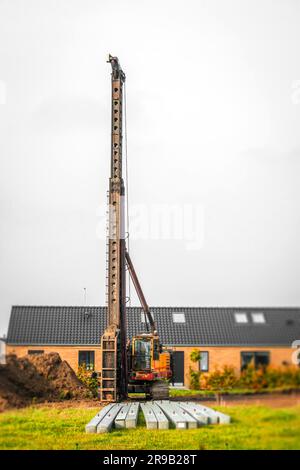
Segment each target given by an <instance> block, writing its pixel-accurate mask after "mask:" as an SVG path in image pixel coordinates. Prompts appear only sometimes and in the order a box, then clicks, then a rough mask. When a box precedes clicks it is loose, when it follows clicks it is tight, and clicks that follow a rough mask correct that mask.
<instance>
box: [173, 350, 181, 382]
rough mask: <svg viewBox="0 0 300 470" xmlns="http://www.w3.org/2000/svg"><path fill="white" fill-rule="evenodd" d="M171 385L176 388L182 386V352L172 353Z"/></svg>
mask: <svg viewBox="0 0 300 470" xmlns="http://www.w3.org/2000/svg"><path fill="white" fill-rule="evenodd" d="M172 383H173V384H174V385H175V386H176V385H177V386H178V385H184V352H183V351H174V352H173V377H172Z"/></svg>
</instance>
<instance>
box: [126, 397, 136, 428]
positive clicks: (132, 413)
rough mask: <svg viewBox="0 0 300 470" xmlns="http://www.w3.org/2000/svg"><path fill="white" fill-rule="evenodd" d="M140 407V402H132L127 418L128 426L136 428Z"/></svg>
mask: <svg viewBox="0 0 300 470" xmlns="http://www.w3.org/2000/svg"><path fill="white" fill-rule="evenodd" d="M139 408H140V404H139V403H138V402H134V403H131V404H130V408H129V410H128V413H127V416H126V419H125V426H126V428H136V425H137V421H138V416H139Z"/></svg>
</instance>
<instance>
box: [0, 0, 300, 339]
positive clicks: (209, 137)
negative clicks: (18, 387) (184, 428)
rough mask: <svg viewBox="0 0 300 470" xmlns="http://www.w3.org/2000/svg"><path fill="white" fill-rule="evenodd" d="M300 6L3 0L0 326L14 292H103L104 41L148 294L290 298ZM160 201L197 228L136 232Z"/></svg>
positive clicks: (45, 298)
mask: <svg viewBox="0 0 300 470" xmlns="http://www.w3.org/2000/svg"><path fill="white" fill-rule="evenodd" d="M299 22H300V3H299V2H298V1H297V0H294V1H293V0H280V1H279V0H277V1H276V0H273V1H271V0H259V1H258V0H257V1H253V0H251V1H250V0H249V1H246V0H243V1H241V0H235V1H230V0H219V1H214V0H207V1H205V0H185V1H178V0H163V1H162V0H151V1H150V0H147V1H143V0H123V1H121V0H114V1H108V0H107V1H105V0H95V1H92V0H81V1H78V0H77V1H75V0H60V1H51V0H47V1H46V0H43V1H41V0H34V1H33V0H26V2H24V1H22V0H21V1H18V0H6V1H5V0H0V159H1V167H0V185H1V194H0V197H1V199H0V204H1V205H0V210H1V214H0V215H1V232H0V237H1V238H0V241H1V251H0V256H1V259H0V263H1V264H0V334H1V333H6V329H7V324H8V319H9V313H10V308H11V305H13V304H19V305H20V304H25V305H28V304H32V305H53V304H55V305H82V304H83V287H86V288H87V302H88V304H91V305H99V304H104V301H105V240H104V238H103V236H102V237H101V227H102V225H103V224H101V220H102V216H101V214H102V211H103V205H104V204H105V202H106V190H107V188H108V177H109V158H110V66H109V64H106V58H107V54H108V53H109V52H110V53H111V54H113V55H118V57H119V58H120V61H121V64H122V67H123V69H124V71H125V73H126V76H127V81H126V87H127V121H128V122H127V125H128V165H129V195H130V207H131V208H132V211H133V215H132V222H131V227H130V232H131V235H132V237H131V238H132V239H131V243H130V251H131V254H132V258H133V261H134V262H135V265H136V269H137V271H138V273H139V275H140V280H141V283H142V285H143V287H144V291H145V294H146V297H147V299H148V302H149V304H150V305H157V306H164V305H165V306H167V305H177V306H184V305H186V306H188V305H189V306H193V305H194V306H235V305H237V306H240V305H245V306H299V305H300V290H299V278H300V249H299V240H300V211H299V206H300V197H299V196H300V185H299V169H300V164H299V161H300V132H299V125H300V54H299V45H300V28H299ZM160 206H162V207H163V208H167V209H168V208H169V207H174V208H175V212H176V210H177V213H178V214H179V215H178V218H179V219H180V217H181V215H180V213H181V212H180V211H181V210H182V213H185V211H187V212H189V211H192V214H194V215H193V220H194V221H195V220H196V222H197V221H198V222H199V223H198V225H197V224H196V226H197V227H198V228H197V229H195V233H196V235H197V237H198V239H197V240H198V244H197V243H195V244H193V243H192V244H191V243H190V241H188V240H187V239H186V235H184V236H183V238H182V239H181V238H180V236H175V235H174V234H173V232H174V230H173V229H172V230H171V231H170V234H169V235H170V236H169V235H167V236H164V237H161V236H151V235H149V236H147V233H146V235H145V234H144V236H136V237H134V232H136V233H137V232H139V229H141V225H142V228H143V227H144V225H145V223H146V222H145V219H143V220H144V222H141V220H142V219H141V218H140V221H139V222H137V220H136V219H135V217H136V213H137V212H139V211H140V212H141V209H142V210H143V211H144V212H145V213H146V214H148V215H147V217H148V219H149V217H150V223H151V220H152V219H151V217H152V216H151V214H152V211H153V208H154V209H155V208H157V207H158V208H159V207H160ZM178 211H179V212H178ZM134 214H135V215H134ZM149 214H150V215H149ZM148 222H149V220H148ZM139 226H140V227H139ZM197 237H196V238H197ZM187 238H189V234H188V235H187ZM197 240H196V241H197ZM133 303H135V302H134V299H133Z"/></svg>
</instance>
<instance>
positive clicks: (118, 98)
mask: <svg viewBox="0 0 300 470" xmlns="http://www.w3.org/2000/svg"><path fill="white" fill-rule="evenodd" d="M108 62H109V63H110V64H111V68H112V72H111V90H112V92H111V93H112V94H111V175H110V179H109V191H108V194H109V210H108V214H109V220H108V240H107V252H108V268H107V270H108V271H107V289H108V296H107V299H108V300H107V327H106V329H105V331H104V333H103V335H102V337H101V368H100V400H101V401H104V402H117V401H121V400H124V399H126V398H127V397H128V393H129V392H144V393H146V396H147V397H148V398H153V399H165V398H168V396H169V383H168V381H169V379H170V378H171V376H172V371H171V353H170V352H169V351H164V350H163V346H162V344H161V342H160V338H159V334H158V331H157V329H156V325H155V322H154V319H153V316H152V314H151V311H150V309H149V307H148V304H147V302H146V299H145V296H144V294H143V291H142V288H141V285H140V283H139V280H138V277H137V274H136V271H135V269H134V266H133V263H132V260H131V258H130V255H129V252H128V251H127V248H126V241H125V215H124V214H125V185H124V181H123V178H122V166H123V165H122V149H123V145H122V144H123V142H122V130H123V93H124V91H123V86H124V83H125V78H126V77H125V74H124V72H123V70H122V68H121V66H120V63H119V60H118V58H117V57H113V56H111V55H109V58H108ZM126 269H128V271H129V274H130V277H131V279H132V282H133V284H134V287H135V289H136V292H137V295H138V298H139V300H140V302H141V307H142V310H143V311H144V314H145V320H146V325H147V326H148V332H147V333H140V334H138V335H136V336H134V337H133V338H131V339H127V320H126ZM149 330H150V331H149Z"/></svg>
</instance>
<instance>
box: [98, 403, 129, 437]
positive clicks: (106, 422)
mask: <svg viewBox="0 0 300 470" xmlns="http://www.w3.org/2000/svg"><path fill="white" fill-rule="evenodd" d="M123 406H124V405H123V404H122V403H115V404H114V405H113V406H112V408H111V409H110V410H109V412H108V413H107V414H106V415H105V416H104V418H103V419H102V420H101V421H100V423H99V424H98V426H97V433H104V432H110V431H111V429H112V427H113V424H114V421H115V418H116V416H117V415H118V413H119V412H120V410H121V409H122V408H123Z"/></svg>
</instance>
